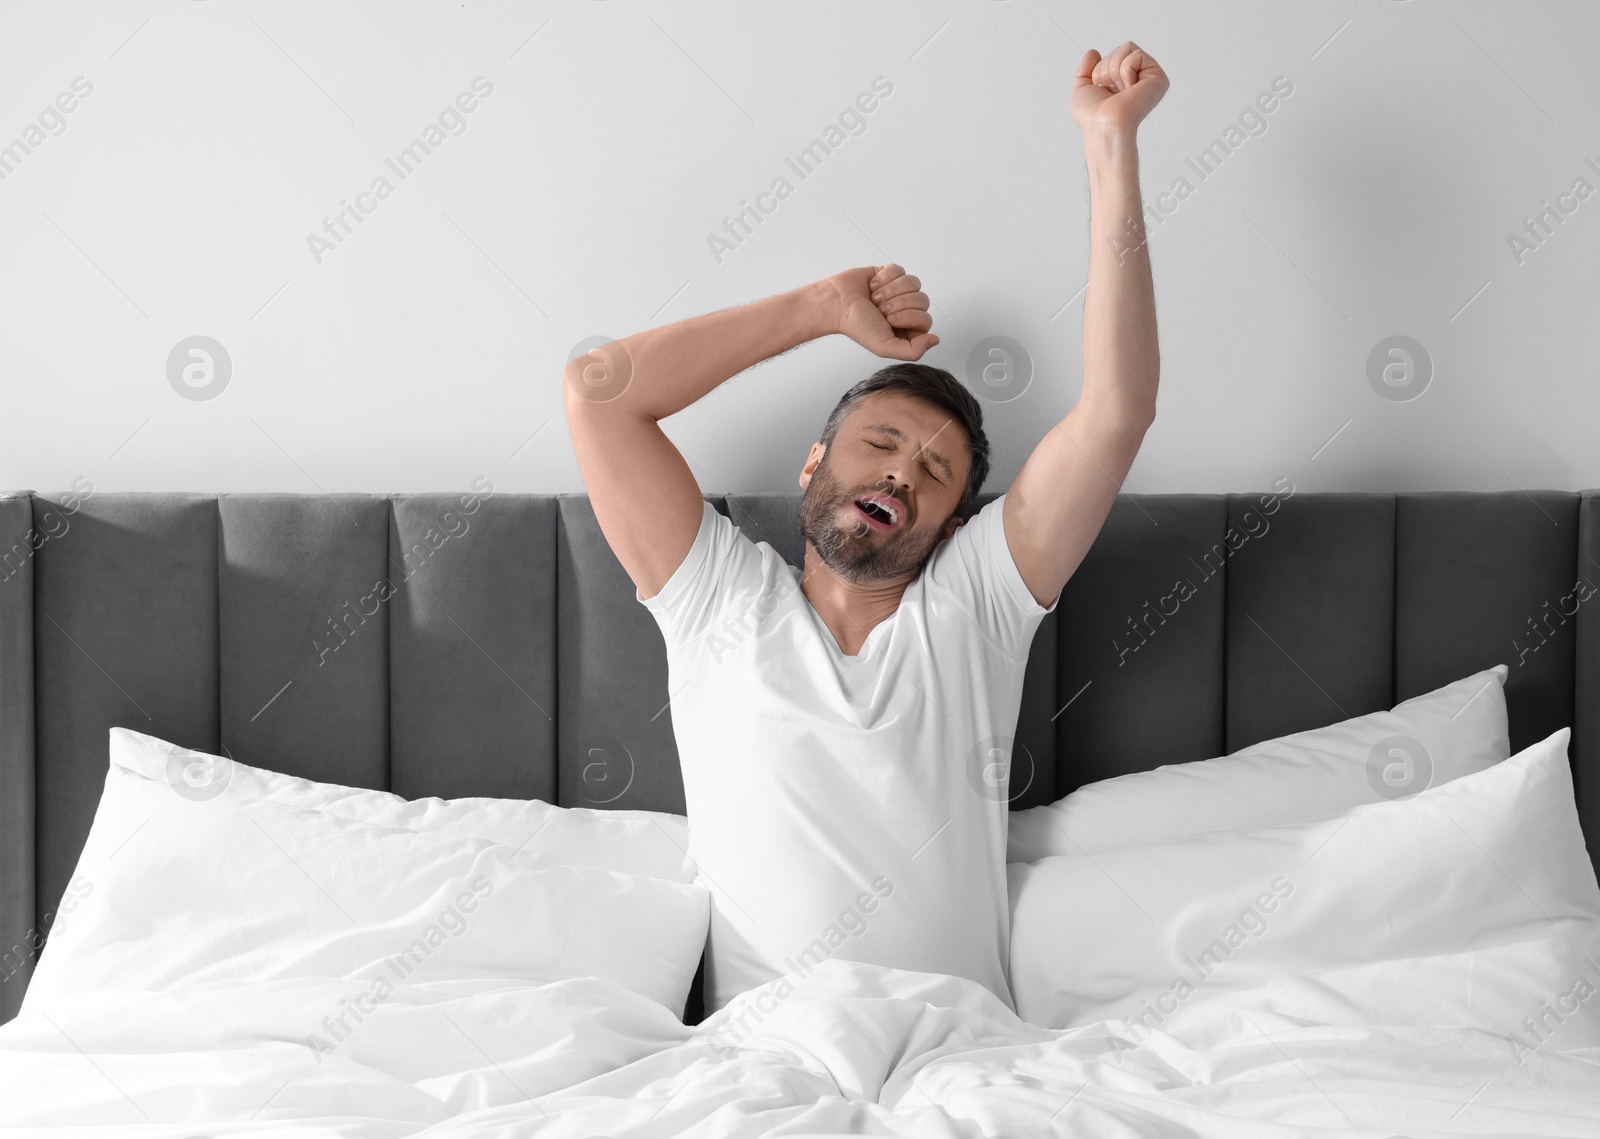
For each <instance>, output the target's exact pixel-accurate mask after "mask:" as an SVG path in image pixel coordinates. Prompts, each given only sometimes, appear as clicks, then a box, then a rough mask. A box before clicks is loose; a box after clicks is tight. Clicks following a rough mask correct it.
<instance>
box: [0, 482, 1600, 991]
mask: <svg viewBox="0 0 1600 1139" xmlns="http://www.w3.org/2000/svg"><path fill="white" fill-rule="evenodd" d="M1286 482H1287V480H1279V483H1278V484H1277V488H1276V490H1275V491H1274V492H1268V493H1267V494H1229V495H1191V494H1156V495H1124V496H1122V497H1121V498H1119V499H1118V501H1117V503H1116V506H1115V508H1114V509H1113V510H1112V513H1111V516H1110V518H1109V520H1108V521H1107V523H1106V526H1105V528H1104V530H1103V531H1102V532H1101V534H1100V537H1099V539H1098V540H1097V541H1096V543H1095V545H1094V548H1093V549H1092V550H1091V551H1090V553H1089V556H1088V558H1087V559H1086V561H1085V562H1084V564H1083V566H1082V567H1081V568H1080V569H1079V571H1078V573H1077V574H1076V575H1075V576H1074V577H1073V579H1072V581H1071V582H1069V583H1068V585H1067V588H1066V590H1065V593H1064V595H1063V597H1062V600H1061V604H1060V607H1059V609H1058V610H1057V612H1056V613H1054V614H1053V615H1052V616H1051V617H1050V618H1049V619H1047V620H1046V621H1045V623H1044V624H1043V625H1042V626H1041V628H1040V631H1039V633H1038V635H1037V637H1036V638H1035V641H1034V644H1033V650H1032V655H1031V657H1030V660H1029V668H1028V678H1027V687H1026V690H1025V692H1024V697H1023V706H1022V710H1021V717H1020V722H1019V727H1018V731H1017V738H1018V743H1019V745H1020V746H1019V747H1018V749H1017V750H1016V753H1015V755H1014V759H1013V773H1012V786H1013V789H1014V790H1015V789H1017V788H1021V787H1025V788H1026V790H1025V791H1024V792H1023V793H1022V794H1021V795H1019V796H1018V797H1017V798H1016V800H1015V801H1014V806H1017V807H1026V806H1032V805H1034V804H1037V803H1043V802H1048V801H1051V800H1053V799H1055V798H1057V797H1059V796H1061V795H1063V794H1065V793H1067V792H1068V791H1070V790H1072V789H1073V788H1075V787H1077V786H1078V785H1080V784H1082V783H1085V782H1089V781H1091V780H1096V779H1103V778H1106V777H1108V776H1112V775H1118V774H1122V773H1124V772H1128V771H1133V770H1139V769H1146V768H1151V767H1155V766H1157V765H1159V764H1162V763H1172V762H1179V761H1182V760H1190V759H1202V758H1206V757H1208V756H1213V755H1220V754H1223V753H1225V752H1228V751H1232V750H1235V749H1237V748H1240V747H1244V746H1246V745H1248V744H1250V743H1254V742H1256V741H1257V740H1261V739H1265V738H1268V737H1271V736H1276V735H1281V734H1284V733H1286V732H1291V731H1298V730H1301V729H1304V728H1310V727H1316V726H1320V725H1322V724H1326V723H1330V722H1332V721H1335V720H1338V719H1342V718H1345V717H1347V716H1356V715H1361V714H1363V713H1366V712H1371V711H1374V710H1377V709H1380V708H1387V707H1390V706H1391V705H1393V704H1394V703H1395V702H1397V701H1399V700H1402V699H1405V698H1407V697H1410V696H1414V695H1417V694H1419V693H1422V692H1426V691H1428V690H1430V689H1432V688H1436V687H1438V686H1440V685H1442V684H1445V683H1447V682H1449V681H1452V680H1456V679H1458V678H1460V677H1462V676H1465V675H1467V674H1469V673H1471V672H1474V671H1477V670H1479V669H1483V668H1487V667H1490V666H1492V665H1494V664H1497V663H1500V662H1504V663H1506V664H1507V665H1509V666H1510V679H1509V681H1508V684H1507V689H1506V696H1507V699H1508V702H1509V707H1510V719H1511V746H1512V748H1513V750H1517V749H1520V748H1522V747H1525V746H1527V745H1528V744H1530V743H1533V742H1535V741H1537V740H1538V739H1540V738H1542V737H1544V736H1546V735H1548V734H1549V733H1550V732H1552V731H1554V730H1556V729H1557V728H1559V727H1561V726H1563V725H1569V724H1570V725H1572V727H1573V739H1572V755H1573V759H1574V767H1575V775H1576V778H1577V787H1578V796H1579V807H1580V811H1581V813H1582V816H1583V820H1584V824H1585V830H1586V833H1587V834H1588V837H1589V846H1590V851H1591V853H1592V854H1597V855H1600V597H1594V596H1593V595H1594V594H1595V593H1596V591H1597V589H1600V492H1597V491H1582V492H1570V491H1533V492H1530V493H1526V494H1524V493H1521V492H1514V491H1513V492H1506V493H1443V492H1441V493H1418V494H1398V495H1390V494H1367V493H1361V494H1334V493H1305V492H1301V493H1294V491H1293V487H1292V485H1288V486H1285V483H1286ZM488 489H489V488H487V487H486V486H485V484H483V483H481V482H480V483H479V486H478V489H477V490H476V491H472V490H469V491H467V492H464V493H450V494H419V495H393V496H381V495H275V494H224V495H210V494H133V493H118V494H94V493H90V494H89V495H88V496H87V497H84V496H83V494H81V493H80V494H78V495H76V496H73V495H64V494H33V493H30V492H19V493H16V494H13V495H10V496H6V497H0V952H5V953H7V954H9V958H8V961H9V963H8V964H7V965H6V967H5V968H4V969H0V975H4V976H6V978H7V979H6V980H5V982H4V983H0V1019H8V1018H9V1017H10V1016H11V1015H12V1014H13V1013H14V1012H15V1009H16V1007H17V1004H18V1003H19V1001H20V999H21V996H22V988H23V985H24V984H25V983H26V978H27V975H28V972H29V966H30V965H31V959H32V953H31V952H30V951H28V949H27V945H28V939H29V936H30V932H31V931H33V930H36V929H38V928H40V926H41V923H42V917H43V914H44V912H45V911H47V910H51V909H53V907H54V905H55V903H56V901H57V900H58V899H59V898H60V896H61V893H62V890H63V888H64V886H65V883H66V881H67V879H68V877H69V876H70V874H71V871H72V869H73V866H74V865H75V863H76V861H77V857H78V853H79V850H80V848H81V846H82V843H83V840H84V837H85V835H86V834H87V833H88V829H89V824H90V821H91V819H92V817H93V814H94V809H95V805H96V803H97V801H98V798H99V792H100V787H101V784H102V782H103V780H104V777H105V769H106V763H107V758H106V733H107V729H108V728H110V727H112V726H114V725H120V726H124V727H129V728H133V729H136V730H138V731H142V732H148V733H150V734H152V735H157V736H161V737H163V738H166V739H170V740H173V741H176V742H178V743H181V744H183V745H186V746H189V747H195V748H199V749H202V750H205V751H210V752H220V750H221V749H222V748H224V747H225V748H226V749H227V752H228V753H229V754H231V755H232V756H233V757H234V758H235V759H237V760H240V761H242V762H245V763H252V764H257V765H259V766H264V767H270V768H275V769H279V770H282V771H287V772H290V773H293V774H296V775H301V776H306V777H309V778H313V779H319V780H324V781H329V782H337V783H345V784H354V785H359V786H365V787H376V788H387V789H391V790H393V791H396V792H398V793H400V794H402V795H405V796H407V797H416V796H423V795H440V796H446V797H453V796H462V795H493V796H516V797H537V798H541V799H546V800H553V801H554V802H556V803H559V804H562V805H566V806H604V807H614V808H624V807H632V808H647V809H654V810H665V811H674V812H680V813H681V812H682V811H683V810H684V802H683V787H682V783H681V781H680V779H679V775H678V767H677V752H676V748H675V746H674V743H673V737H672V725H671V712H670V708H669V707H668V695H669V694H668V691H667V682H666V658H665V653H664V650H663V647H662V642H661V638H660V635H659V633H658V631H657V629H656V627H655V624H654V622H653V621H652V620H651V618H650V615H649V613H648V612H647V611H646V610H645V608H644V607H643V606H642V605H640V604H638V603H637V601H636V600H635V596H634V592H633V587H632V585H631V583H630V582H629V581H628V579H627V577H626V575H625V574H624V573H623V571H622V568H621V566H620V565H619V564H618V563H617V561H616V559H615V558H614V557H613V556H612V554H611V552H610V549H609V548H608V547H607V545H606V543H605V541H604V538H603V537H602V535H601V534H600V531H599V529H598V527H597V526H596V524H595V519H594V514H593V512H592V511H591V509H590V507H589V503H588V500H587V498H586V497H584V496H582V495H560V496H555V495H527V494H504V493H492V492H489V493H486V491H488ZM993 497H994V494H993V493H990V494H987V495H985V496H983V498H982V499H981V500H980V501H981V502H988V501H990V500H991V499H992V498H993ZM799 498H800V496H799V493H798V492H794V493H788V494H752V495H729V496H727V497H726V498H725V499H724V498H722V497H720V496H718V497H713V498H712V499H711V501H712V503H713V504H714V505H715V506H716V507H717V509H719V510H721V511H723V512H724V513H726V514H728V515H729V516H730V517H731V518H732V519H733V520H734V522H735V523H737V524H738V525H739V526H740V527H741V528H742V529H743V530H744V532H745V533H746V534H747V535H749V536H750V537H751V538H753V539H755V540H758V541H767V542H770V543H771V544H772V545H773V547H774V548H776V549H777V551H778V552H779V553H780V554H781V555H783V556H784V557H785V558H787V559H788V560H789V561H790V562H793V563H798V562H799V561H800V558H801V544H800V536H799V532H798V525H797V521H796V517H797V513H796V512H797V507H798V503H799ZM464 500H465V502H464ZM1264 500H1265V501H1264ZM379 583H384V584H383V585H380V584H379ZM1030 757H1031V766H1030V762H1029V759H1030ZM693 1006H694V998H691V1016H692V1015H694V1007H693Z"/></svg>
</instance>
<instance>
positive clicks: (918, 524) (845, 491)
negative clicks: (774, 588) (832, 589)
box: [800, 392, 972, 585]
mask: <svg viewBox="0 0 1600 1139" xmlns="http://www.w3.org/2000/svg"><path fill="white" fill-rule="evenodd" d="M970 447H971V444H970V443H969V441H968V439H967V433H966V431H965V429H963V428H962V426H961V425H960V424H959V423H957V422H956V421H955V420H954V419H952V418H951V417H950V415H949V413H948V412H946V411H944V410H943V409H941V408H939V407H937V406H935V405H934V404H931V403H927V402H925V401H923V400H920V399H917V398H915V397H913V396H909V395H905V394H902V393H899V392H877V393H874V394H873V395H870V396H868V397H867V398H866V399H864V400H862V401H861V402H860V403H858V404H857V405H856V407H855V409H854V410H853V411H851V412H850V414H849V415H847V416H846V417H845V419H844V421H843V422H842V423H841V424H840V425H839V430H838V433H837V434H836V435H835V436H834V440H833V444H832V446H829V447H824V446H823V445H822V444H821V443H816V444H813V445H812V448H811V454H810V456H809V457H808V458H807V460H806V465H805V467H804V468H803V469H802V470H801V472H800V485H801V486H802V487H804V488H805V492H806V493H805V497H804V498H803V499H802V500H801V503H800V533H801V534H802V535H804V537H805V539H806V541H808V542H810V543H811V545H812V547H813V548H814V549H815V550H816V551H817V556H818V557H819V558H821V559H822V561H823V564H824V565H826V566H827V567H828V568H829V569H831V570H833V572H834V573H836V574H838V575H839V576H840V577H841V578H844V579H845V580H846V581H850V582H854V583H855V584H858V585H865V584H868V583H871V582H875V581H882V580H886V579H893V578H897V577H905V576H907V575H915V574H916V573H917V572H919V571H920V570H921V569H922V565H923V563H924V562H926V561H927V560H928V556H929V555H930V554H931V553H932V552H933V549H934V547H935V546H937V545H938V544H939V543H940V542H941V541H943V540H944V539H945V538H947V537H949V536H950V535H951V534H953V533H955V531H956V528H957V527H958V526H960V525H961V521H960V519H958V518H955V517H954V514H955V511H956V508H957V507H958V506H960V505H961V495H962V492H963V491H964V490H965V489H966V485H967V475H968V473H969V471H970V469H971V465H972V454H971V450H970ZM869 499H877V500H878V505H876V506H874V505H871V504H869V502H868V501H866V500H869ZM891 514H892V515H893V517H891Z"/></svg>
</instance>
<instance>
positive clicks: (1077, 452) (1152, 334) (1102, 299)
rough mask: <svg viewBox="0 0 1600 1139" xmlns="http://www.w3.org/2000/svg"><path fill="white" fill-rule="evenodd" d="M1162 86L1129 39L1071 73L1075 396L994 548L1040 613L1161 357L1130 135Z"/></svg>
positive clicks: (1105, 506) (1120, 474) (1025, 475)
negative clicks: (1085, 186) (1077, 287)
mask: <svg viewBox="0 0 1600 1139" xmlns="http://www.w3.org/2000/svg"><path fill="white" fill-rule="evenodd" d="M1167 85H1168V84H1167V76H1166V74H1165V73H1164V72H1163V71H1162V70H1161V68H1160V67H1159V66H1158V65H1157V64H1156V62H1155V60H1153V59H1151V58H1150V57H1149V56H1148V55H1146V54H1145V53H1144V52H1143V51H1142V50H1140V49H1139V47H1138V46H1137V45H1136V44H1134V43H1133V42H1132V41H1129V42H1128V43H1125V44H1123V45H1122V46H1121V47H1119V48H1117V49H1116V51H1114V52H1112V53H1111V55H1110V56H1109V57H1107V58H1105V59H1101V58H1100V53H1099V52H1097V51H1094V50H1093V49H1091V50H1090V51H1088V52H1086V53H1085V54H1084V57H1083V61H1082V62H1081V63H1080V65H1079V67H1078V73H1077V76H1076V77H1075V86H1074V87H1073V91H1072V117H1073V121H1075V122H1076V123H1077V124H1078V126H1079V127H1080V128H1081V129H1082V131H1083V136H1084V148H1085V157H1086V160H1087V163H1088V168H1089V283H1088V286H1087V289H1086V291H1085V293H1084V300H1083V390H1082V393H1081V394H1080V395H1079V397H1078V402H1077V405H1076V406H1074V407H1073V409H1072V410H1071V411H1070V412H1068V413H1067V416H1066V418H1065V419H1063V420H1062V421H1061V422H1060V423H1058V424H1056V426H1055V427H1054V428H1053V429H1052V430H1051V431H1050V433H1049V434H1048V435H1046V436H1045V438H1044V439H1043V440H1042V441H1040V443H1039V445H1038V446H1037V447H1035V448H1034V450H1033V453H1032V454H1031V455H1030V456H1029V457H1028V460H1027V462H1025V463H1024V464H1023V465H1022V470H1021V471H1020V472H1019V473H1018V474H1017V477H1016V479H1015V480H1014V481H1013V482H1012V484H1011V487H1010V489H1009V490H1008V491H1007V492H1006V498H1005V507H1004V510H1005V533H1006V544H1007V545H1008V546H1009V547H1010V549H1011V556H1012V558H1013V560H1014V561H1015V562H1016V563H1017V569H1018V570H1019V571H1020V572H1021V574H1022V580H1023V581H1024V582H1025V583H1026V584H1027V586H1028V590H1029V592H1030V593H1032V594H1033V596H1034V598H1035V600H1037V601H1038V602H1039V604H1040V605H1041V606H1044V607H1045V608H1049V607H1050V605H1051V604H1052V603H1054V601H1055V599H1056V596H1057V594H1059V593H1060V592H1061V588H1062V586H1064V585H1066V583H1067V579H1068V578H1070V577H1071V576H1072V574H1073V573H1074V571H1076V570H1077V568H1078V565H1079V563H1081V562H1082V561H1083V558H1084V555H1085V554H1087V553H1088V552H1089V547H1090V546H1091V545H1093V544H1094V539H1095V536H1096V535H1097V534H1099V532H1100V527H1101V526H1102V525H1103V524H1104V523H1105V520H1106V516H1107V515H1108V514H1109V513H1110V512H1111V504H1112V502H1113V501H1115V499H1116V496H1117V492H1118V490H1120V489H1121V487H1122V483H1123V480H1124V479H1125V478H1126V477H1127V475H1128V469H1129V468H1130V467H1131V466H1133V459H1134V456H1135V455H1136V454H1138V451H1139V446H1140V444H1142V443H1143V442H1144V435H1145V432H1146V431H1148V430H1149V428H1150V425H1151V423H1152V422H1153V421H1154V420H1155V414H1156V384H1157V381H1158V379H1159V376H1160V372H1161V359H1160V353H1159V351H1158V348H1157V344H1156V306H1155V286H1154V283H1153V282H1152V280H1151V277H1150V251H1149V246H1148V244H1147V242H1146V240H1145V230H1144V210H1143V204H1142V202H1141V201H1140V198H1139V153H1138V145H1137V137H1136V136H1137V132H1138V127H1139V123H1140V122H1141V121H1142V120H1143V119H1144V117H1145V116H1146V115H1148V114H1149V113H1150V111H1151V110H1152V109H1153V108H1154V107H1155V105H1156V103H1157V102H1159V101H1160V99H1161V96H1162V95H1164V94H1165V93H1166V90H1167Z"/></svg>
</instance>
